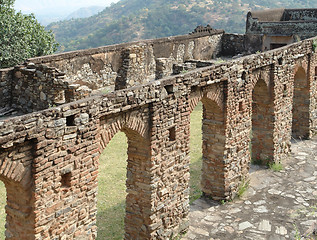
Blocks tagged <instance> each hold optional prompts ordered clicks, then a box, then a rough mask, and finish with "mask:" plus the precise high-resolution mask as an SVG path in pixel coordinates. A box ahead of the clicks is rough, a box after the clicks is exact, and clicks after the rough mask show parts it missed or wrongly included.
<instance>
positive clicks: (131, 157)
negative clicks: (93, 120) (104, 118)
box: [97, 127, 151, 239]
mask: <svg viewBox="0 0 317 240" xmlns="http://www.w3.org/2000/svg"><path fill="white" fill-rule="evenodd" d="M110 128H111V127H109V128H105V131H104V133H105V134H104V133H102V135H103V136H108V137H109V139H106V138H107V137H102V141H103V142H102V143H101V145H102V146H105V151H104V152H103V154H102V155H101V157H100V161H99V162H100V171H99V175H100V176H99V177H98V180H99V181H100V182H99V193H98V201H99V203H98V213H97V226H98V228H99V229H98V239H123V238H127V239H143V238H144V239H145V238H147V237H148V232H147V231H148V229H146V228H144V227H143V228H142V226H144V225H146V221H149V219H147V213H149V212H150V210H149V208H150V206H151V204H150V201H151V197H150V195H151V192H149V191H148V190H149V186H150V184H151V183H150V181H151V177H150V176H149V174H150V173H149V171H148V169H150V163H149V161H148V159H149V143H148V141H146V139H144V138H143V137H142V136H141V135H140V134H139V133H137V132H136V131H134V130H131V129H127V128H125V127H123V128H122V129H121V131H122V132H118V133H117V134H116V136H114V137H113V138H112V137H110V136H113V135H114V134H115V132H116V130H115V129H111V130H110ZM107 130H108V132H106V131H107ZM125 135H126V136H125ZM109 140H111V142H110V143H109ZM105 181H106V182H105ZM123 235H124V236H123Z"/></svg>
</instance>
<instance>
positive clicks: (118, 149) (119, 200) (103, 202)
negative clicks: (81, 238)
mask: <svg viewBox="0 0 317 240" xmlns="http://www.w3.org/2000/svg"><path fill="white" fill-rule="evenodd" d="M127 148H128V144H127V137H126V136H125V134H124V133H122V132H119V133H117V134H116V135H115V136H114V138H113V139H112V140H111V142H110V143H109V144H108V146H107V147H106V149H105V150H104V151H103V153H102V155H101V157H100V169H99V176H98V181H99V189H98V203H97V207H98V214H97V226H98V237H97V239H100V240H103V239H123V234H124V216H125V198H126V186H125V181H126V171H127V170H126V168H127V158H128V156H127Z"/></svg>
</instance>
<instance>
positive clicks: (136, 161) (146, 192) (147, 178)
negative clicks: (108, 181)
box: [124, 130, 154, 240]
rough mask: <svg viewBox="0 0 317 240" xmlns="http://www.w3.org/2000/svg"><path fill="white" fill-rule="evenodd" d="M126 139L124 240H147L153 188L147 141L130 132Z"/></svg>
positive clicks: (149, 230) (127, 133)
mask: <svg viewBox="0 0 317 240" xmlns="http://www.w3.org/2000/svg"><path fill="white" fill-rule="evenodd" d="M124 132H125V133H126V135H127V138H128V166H127V181H126V185H127V197H126V216H125V239H131V240H132V239H151V237H150V236H151V227H150V225H151V222H152V219H151V215H152V212H153V210H152V201H153V197H152V195H153V190H154V188H153V185H151V181H152V176H151V174H152V172H151V171H150V169H151V162H150V146H149V140H148V139H145V138H143V137H141V136H140V135H139V134H138V133H136V132H135V131H133V130H124Z"/></svg>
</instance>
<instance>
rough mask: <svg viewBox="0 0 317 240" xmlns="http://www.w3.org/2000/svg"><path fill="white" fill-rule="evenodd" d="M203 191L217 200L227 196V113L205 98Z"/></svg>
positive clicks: (203, 100)
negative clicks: (225, 159)
mask: <svg viewBox="0 0 317 240" xmlns="http://www.w3.org/2000/svg"><path fill="white" fill-rule="evenodd" d="M202 102H203V126H202V130H203V166H202V180H201V186H202V191H203V192H204V193H205V194H206V195H208V196H211V197H212V198H213V199H215V200H219V199H224V198H225V195H226V194H225V192H226V190H225V167H226V166H225V161H224V151H225V143H226V137H225V121H224V119H225V114H224V112H223V111H222V109H220V108H219V106H218V105H217V104H216V102H214V101H211V100H209V99H206V98H203V99H202Z"/></svg>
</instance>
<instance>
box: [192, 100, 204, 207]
mask: <svg viewBox="0 0 317 240" xmlns="http://www.w3.org/2000/svg"><path fill="white" fill-rule="evenodd" d="M202 109H203V105H202V103H201V102H199V103H198V104H197V106H196V107H195V108H194V110H193V111H192V113H191V114H190V183H189V184H190V195H189V202H190V203H192V202H193V201H195V200H196V199H198V198H200V196H201V195H202V190H201V186H200V183H201V168H202V111H203V110H202Z"/></svg>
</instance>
